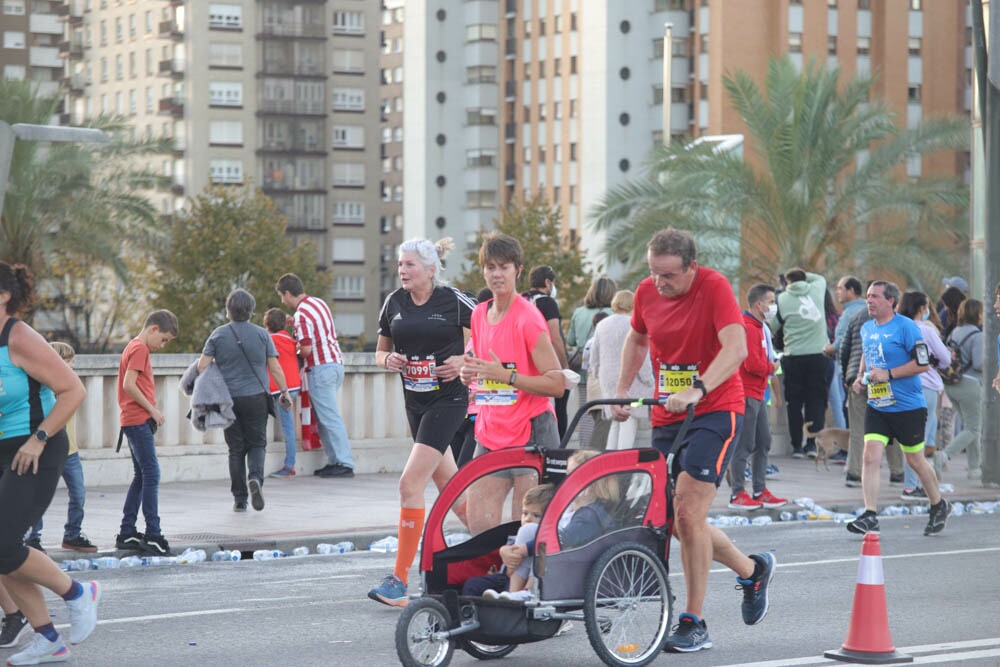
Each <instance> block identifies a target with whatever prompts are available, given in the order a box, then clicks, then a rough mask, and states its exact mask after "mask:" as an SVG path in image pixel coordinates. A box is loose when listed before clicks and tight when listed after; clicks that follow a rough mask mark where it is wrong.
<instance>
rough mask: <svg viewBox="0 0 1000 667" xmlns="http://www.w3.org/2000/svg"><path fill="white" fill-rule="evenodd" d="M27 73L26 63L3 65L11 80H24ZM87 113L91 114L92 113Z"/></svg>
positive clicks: (6, 77)
mask: <svg viewBox="0 0 1000 667" xmlns="http://www.w3.org/2000/svg"><path fill="white" fill-rule="evenodd" d="M27 75H28V68H27V67H25V66H24V65H4V67H3V76H4V78H5V79H10V80H11V81H24V77H25V76H27ZM88 101H89V100H88ZM87 115H88V116H89V115H90V114H87Z"/></svg>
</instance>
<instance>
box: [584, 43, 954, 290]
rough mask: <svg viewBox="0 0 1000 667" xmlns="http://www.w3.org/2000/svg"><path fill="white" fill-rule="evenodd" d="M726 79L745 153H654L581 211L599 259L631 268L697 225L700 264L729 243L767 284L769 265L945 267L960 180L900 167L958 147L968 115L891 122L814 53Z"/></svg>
mask: <svg viewBox="0 0 1000 667" xmlns="http://www.w3.org/2000/svg"><path fill="white" fill-rule="evenodd" d="M724 83H725V88H726V91H727V93H728V95H729V99H730V101H731V103H732V106H733V108H734V109H735V110H736V111H737V112H738V113H739V114H740V117H741V118H742V119H743V122H744V123H745V124H746V127H747V132H748V137H747V140H748V143H749V144H750V146H751V147H752V149H753V154H752V155H751V156H749V157H750V159H748V160H746V161H745V160H744V159H743V156H742V155H739V154H736V153H733V152H730V151H723V150H718V149H717V147H713V146H712V145H708V144H705V143H702V144H697V143H690V144H686V145H677V144H675V145H672V146H670V147H669V148H661V149H658V150H656V151H655V152H654V155H653V156H652V158H651V160H650V164H649V168H648V170H647V172H646V173H645V174H644V175H643V176H642V177H640V178H637V179H634V180H631V181H627V182H625V183H622V184H620V185H618V186H616V187H614V188H612V189H611V190H609V191H608V192H607V193H606V194H605V196H604V197H603V198H602V200H601V201H600V202H599V204H598V205H597V206H595V208H594V209H593V210H592V211H591V216H592V219H593V223H594V226H595V227H596V228H597V229H599V230H604V231H606V233H607V240H606V244H605V252H606V253H607V255H608V256H609V257H611V258H615V259H619V260H621V261H623V262H625V263H626V265H627V266H628V267H629V268H631V269H632V270H640V267H642V266H643V263H644V260H645V245H644V243H643V242H642V241H643V240H644V239H648V238H649V237H650V236H651V235H652V234H653V233H654V232H655V231H656V230H658V229H661V228H663V227H666V226H667V225H673V226H674V227H677V228H681V229H688V230H690V231H691V232H693V233H694V234H695V237H696V238H697V239H698V240H699V242H700V244H701V245H702V246H703V250H704V251H705V253H703V254H705V255H706V261H719V262H722V263H723V264H725V263H726V261H727V260H729V261H731V260H733V259H734V257H733V252H734V249H738V250H737V252H738V253H739V255H738V257H736V259H737V260H738V265H739V266H740V271H739V273H740V275H742V276H744V277H749V278H762V279H766V280H769V281H773V280H774V274H775V268H776V267H781V268H785V267H788V266H793V265H800V266H803V267H806V268H808V269H809V270H812V271H815V272H817V273H824V272H828V273H829V272H834V271H836V272H843V271H856V272H858V273H859V274H862V275H863V274H866V273H870V274H874V273H877V272H880V271H881V272H884V271H892V272H894V273H896V274H897V275H899V276H900V277H902V278H905V279H907V280H908V281H910V282H913V283H916V284H920V283H925V284H927V283H930V281H939V279H940V277H941V275H942V274H944V273H945V272H946V271H948V270H949V269H952V268H953V267H954V263H955V257H956V256H957V255H958V254H959V253H958V252H956V251H958V249H959V247H960V246H961V244H962V242H963V239H964V229H965V228H966V227H967V224H966V223H964V222H962V221H963V220H964V216H965V209H966V207H967V206H968V198H969V196H968V190H967V188H966V187H965V186H964V185H963V184H962V183H960V182H958V181H957V180H956V179H954V178H942V177H935V176H922V177H919V178H907V177H905V176H904V174H905V166H906V163H907V160H908V159H911V158H919V157H920V156H926V155H930V154H933V153H935V152H938V151H944V150H959V149H963V148H965V147H966V145H967V143H968V136H969V126H968V121H967V120H961V119H954V118H938V119H925V120H924V121H923V122H922V123H920V124H918V125H916V126H914V127H910V128H901V127H899V126H898V125H897V124H896V117H895V115H894V113H893V112H892V110H891V109H890V108H889V107H888V106H887V105H886V104H885V103H883V102H882V101H880V100H877V99H875V98H874V97H873V96H872V95H871V93H872V84H873V80H872V79H871V78H869V77H865V76H858V77H855V78H853V79H851V80H849V81H841V76H840V69H839V68H837V67H834V68H828V67H827V66H826V65H825V64H822V63H817V62H816V61H812V62H810V63H809V64H808V66H807V67H806V68H805V69H804V70H803V71H799V69H797V67H796V66H795V65H794V64H793V63H792V62H791V61H790V60H789V59H787V58H785V59H782V60H772V61H771V62H770V64H769V66H768V71H767V75H766V79H765V82H764V89H763V90H761V88H760V87H759V86H758V84H757V83H756V82H755V81H753V80H752V79H751V78H750V76H749V75H748V74H747V73H746V72H743V71H740V72H737V73H736V74H735V75H732V76H726V77H725V78H724ZM887 247H891V252H886V248H887ZM708 258H711V259H708ZM882 275H884V273H883V274H882ZM730 277H734V276H732V275H731V276H730Z"/></svg>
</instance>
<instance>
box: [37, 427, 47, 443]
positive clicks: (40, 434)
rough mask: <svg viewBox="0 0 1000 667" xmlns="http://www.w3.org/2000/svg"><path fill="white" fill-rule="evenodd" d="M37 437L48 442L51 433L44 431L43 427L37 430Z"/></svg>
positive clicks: (40, 440)
mask: <svg viewBox="0 0 1000 667" xmlns="http://www.w3.org/2000/svg"><path fill="white" fill-rule="evenodd" d="M35 438H36V439H38V441H39V442H48V441H49V434H48V433H46V432H45V431H43V430H42V429H38V430H37V431H35Z"/></svg>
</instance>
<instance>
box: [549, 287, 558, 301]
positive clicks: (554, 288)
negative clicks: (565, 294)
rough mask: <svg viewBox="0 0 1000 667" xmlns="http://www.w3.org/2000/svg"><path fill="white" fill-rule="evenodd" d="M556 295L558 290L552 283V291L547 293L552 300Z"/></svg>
mask: <svg viewBox="0 0 1000 667" xmlns="http://www.w3.org/2000/svg"><path fill="white" fill-rule="evenodd" d="M558 293H559V290H557V289H556V284H555V283H552V291H550V292H549V296H550V297H552V298H553V299H554V298H556V294H558Z"/></svg>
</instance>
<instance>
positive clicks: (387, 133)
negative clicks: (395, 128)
mask: <svg viewBox="0 0 1000 667" xmlns="http://www.w3.org/2000/svg"><path fill="white" fill-rule="evenodd" d="M382 143H383V144H391V143H392V128H391V127H383V128H382Z"/></svg>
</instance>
